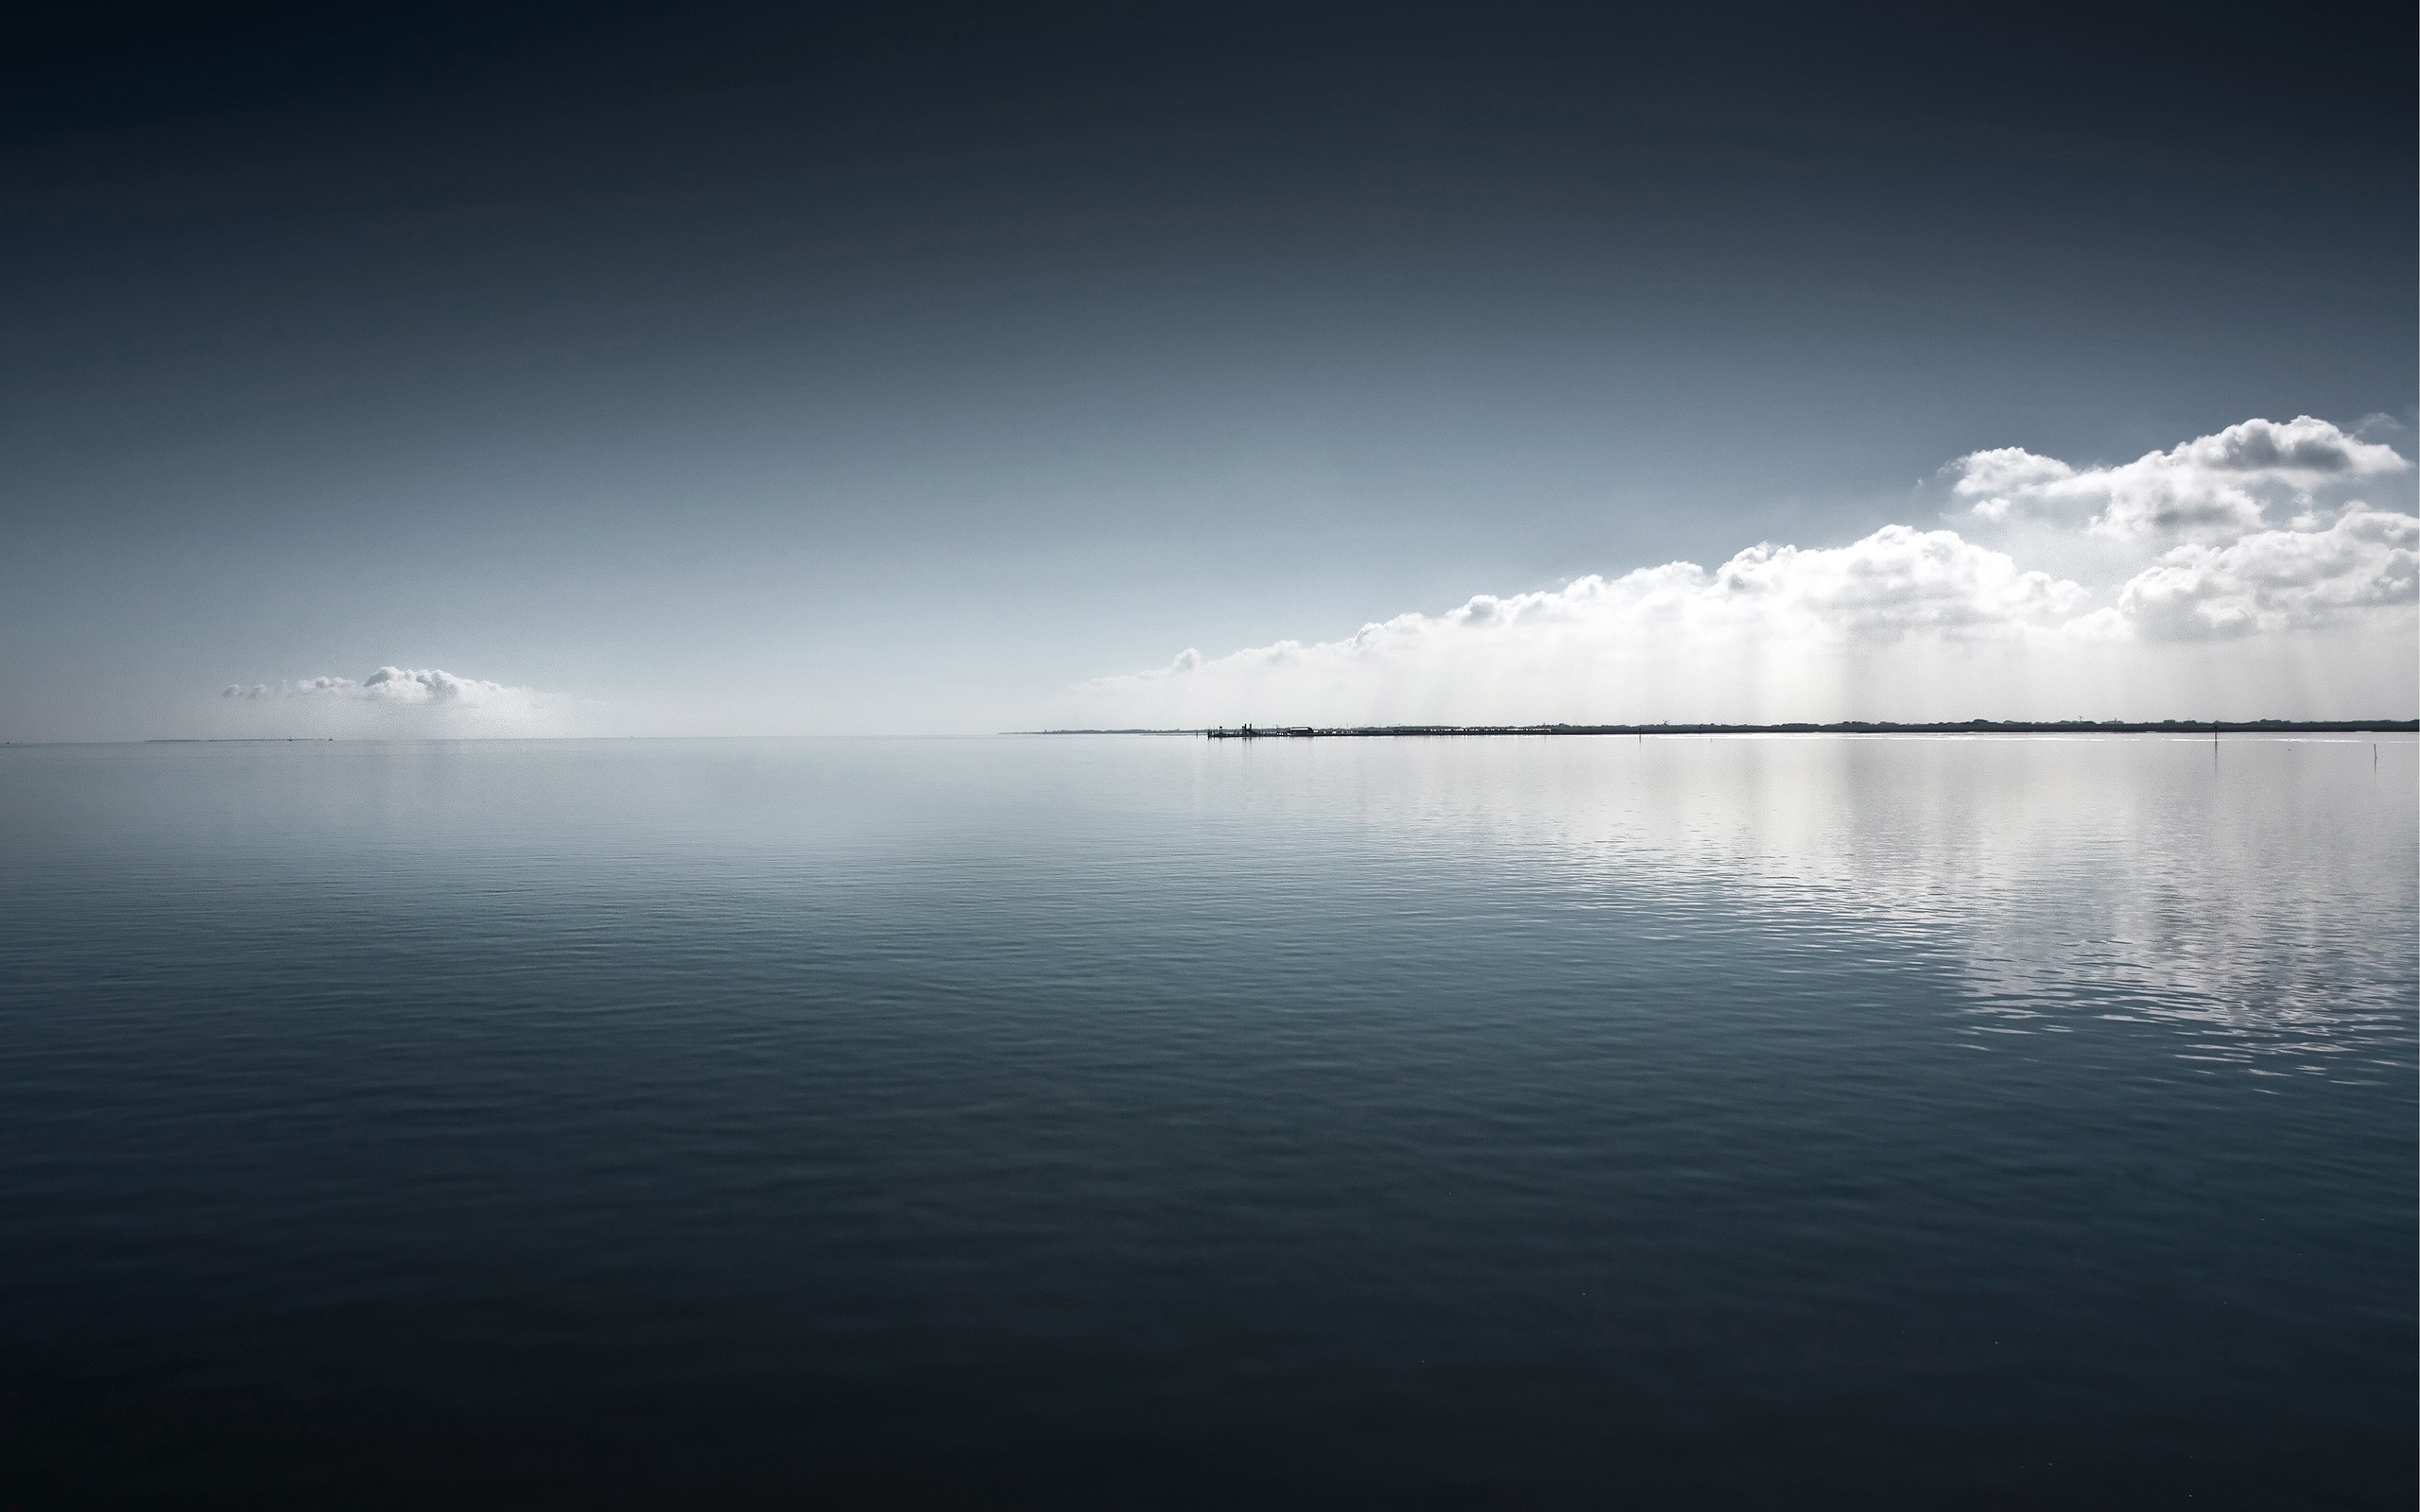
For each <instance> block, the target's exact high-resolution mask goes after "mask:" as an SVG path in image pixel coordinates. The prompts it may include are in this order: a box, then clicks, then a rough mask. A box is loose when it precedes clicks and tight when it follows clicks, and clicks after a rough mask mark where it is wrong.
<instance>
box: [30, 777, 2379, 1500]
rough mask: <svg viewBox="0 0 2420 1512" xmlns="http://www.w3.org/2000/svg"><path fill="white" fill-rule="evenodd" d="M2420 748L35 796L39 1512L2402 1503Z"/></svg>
mask: <svg viewBox="0 0 2420 1512" xmlns="http://www.w3.org/2000/svg"><path fill="white" fill-rule="evenodd" d="M2414 791H2415V769H2414V746H2413V743H2412V742H2411V739H2410V737H2385V738H2382V739H2380V740H2377V741H2376V742H2373V741H2372V740H2370V739H2368V738H2366V737H2364V738H2353V737H2342V738H2323V739H2294V740H2286V739H2272V738H2260V737H2241V738H2238V737H2229V738H2228V739H2227V740H2225V741H2224V742H2222V743H2221V744H2219V745H2218V746H2216V747H2213V745H2212V744H2211V743H2210V742H2209V741H2207V740H2206V739H2204V740H2200V741H2195V740H2191V739H2185V740H2177V739H2169V738H2164V737H2158V736H2131V737H2081V738H2072V739H2069V738H2057V737H2044V736H2031V737H2015V738H1997V739H1995V738H1974V737H1952V738H1920V737H1919V738H1838V737H1814V738H1758V739H1746V738H1728V739H1713V740H1706V739H1691V738H1677V737H1676V738H1663V739H1653V740H1643V741H1640V740H1629V739H1621V738H1581V737H1573V738H1562V739H1536V738H1532V739H1489V740H1477V739H1474V740H1427V741H1419V740H1404V741H1379V740H1371V741H1336V742H1275V741H1271V742H1253V743H1245V742H1219V743H1211V742H1201V741H1189V740H1178V739H1150V738H1126V739H1119V738H1059V737H1054V738H1049V739H1038V738H1028V739H1002V740H989V741H930V742H839V741H834V742H769V741H735V742H643V743H614V742H577V743H570V742H567V743H528V744H517V743H463V744H428V745H371V744H337V745H293V746H286V745H273V746H260V745H223V746H150V747H12V748H8V749H0V920H5V924H4V925H0V1012H5V1025H6V1032H5V1039H0V1110H4V1111H0V1129H5V1132H6V1136H7V1137H6V1140H5V1142H0V1393H5V1396H4V1397H0V1400H5V1401H6V1403H7V1411H6V1414H5V1418H4V1419H0V1421H5V1427H0V1435H5V1437H0V1464H5V1465H7V1466H8V1467H9V1469H7V1470H6V1471H5V1472H0V1473H5V1474H7V1475H8V1476H9V1477H10V1478H11V1482H12V1487H11V1488H12V1489H13V1490H14V1492H15V1495H16V1497H17V1499H18V1500H21V1501H32V1502H48V1503H60V1504H74V1503H129V1502H138V1503H139V1502H143V1501H147V1500H148V1501H156V1502H160V1503H174V1504H178V1505H205V1504H221V1505H230V1506H234V1505H246V1506H252V1505H262V1504H271V1503H281V1502H283V1503H314V1504H348V1505H398V1506H405V1505H409V1506H434V1505H462V1504H499V1505H538V1504H560V1505H566V1506H571V1505H578V1506H593V1505H609V1504H668V1503H696V1504H769V1505H770V1504H779V1505H799V1504H807V1503H817V1502H821V1503H832V1504H851V1505H866V1504H898V1505H913V1504H925V1505H929V1504H965V1505H1065V1504H1070V1503H1101V1504H1119V1505H1195V1504H1198V1505H1219V1506H1224V1505H1236V1504H1263V1505H1266V1504H1290V1505H1304V1506H1311V1505H1321V1506H1326V1505H1334V1504H1337V1503H1339V1502H1340V1501H1341V1502H1344V1503H1348V1504H1351V1503H1361V1504H1423V1505H1428V1504H1435V1505H1518V1506H1550V1505H1573V1506H1579V1505H1587V1506H1604V1505H1625V1506H1697V1505H1715V1504H1765V1505H1774V1506H1781V1505H1803V1504H1809V1503H1813V1504H1836V1505H1851V1504H1855V1505H1869V1506H1873V1505H1886V1506H1887V1505H1905V1506H1948V1505H1962V1506H1988V1505H2009V1506H2019V1505H2025V1506H2032V1505H2061V1506H2112V1507H2116V1506H2126V1507H2136V1506H2167V1505H2177V1506H2188V1505H2189V1506H2195V1507H2207V1506H2243V1507H2263V1508H2273V1507H2287V1506H2342V1507H2373V1506H2375V1507H2396V1508H2402V1507H2408V1506H2410V1505H2411V1503H2412V1500H2413V1496H2414V1491H2415V1486H2414V1476H2413V1462H2414V1451H2415V1435H2414V1429H2413V1422H2414V1414H2415V1408H2420V1400H2415V1390H2414V1384H2413V1381H2414V1364H2415V1362H2414V1349H2413V1329H2414V1316H2413V1296H2414V1289H2415V1280H2420V1275H2416V1274H2415V1258H2414V1251H2415V1240H2414V1222H2415V1203H2414V1187H2415V1177H2420V1172H2416V1171H2415V1159H2414V1138H2413V1127H2414V1111H2415V1104H2414V1056H2413V1049H2414V1045H2413V1041H2414V1032H2413V1030H2414V1022H2413V1008H2414V1000H2415V993H2420V944H2416V943H2415V929H2414V907H2415V889H2420V867H2415V857H2416V856H2420V833H2415V832H2416V829H2420V826H2415V817H2414V815H2415V809H2414Z"/></svg>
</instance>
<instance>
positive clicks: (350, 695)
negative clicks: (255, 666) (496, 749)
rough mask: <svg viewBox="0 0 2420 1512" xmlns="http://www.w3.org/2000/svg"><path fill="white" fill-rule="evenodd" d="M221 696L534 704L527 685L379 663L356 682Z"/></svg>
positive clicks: (266, 685) (282, 685)
mask: <svg viewBox="0 0 2420 1512" xmlns="http://www.w3.org/2000/svg"><path fill="white" fill-rule="evenodd" d="M219 696H220V697H222V698H242V699H247V700H251V701H259V700H263V699H285V698H293V699H307V700H314V701H319V702H325V703H364V704H378V705H387V706H390V707H398V708H415V707H417V708H441V709H475V708H497V707H506V706H512V707H517V706H523V705H527V704H531V703H534V702H536V701H537V700H538V698H539V694H538V692H537V691H536V690H535V689H532V688H511V687H507V686H505V685H504V684H503V683H501V682H488V681H484V680H482V679H478V678H463V677H457V676H456V675H455V674H453V673H451V672H445V671H441V670H440V669H438V668H435V667H424V668H408V667H380V668H379V669H378V670H377V671H375V672H372V674H370V676H368V677H366V678H363V679H360V680H359V681H355V680H354V679H351V678H303V679H299V680H296V681H292V682H274V683H271V682H255V683H251V684H250V685H249V686H247V685H245V684H242V683H237V684H235V685H233V686H231V687H230V688H228V689H227V691H226V692H225V693H222V694H220V695H219Z"/></svg>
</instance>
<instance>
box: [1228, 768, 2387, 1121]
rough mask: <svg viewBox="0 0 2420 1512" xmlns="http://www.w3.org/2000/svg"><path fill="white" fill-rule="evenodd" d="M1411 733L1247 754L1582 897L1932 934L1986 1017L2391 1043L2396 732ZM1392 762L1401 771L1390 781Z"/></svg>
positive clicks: (2325, 1051)
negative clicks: (1703, 904) (2135, 1019)
mask: <svg viewBox="0 0 2420 1512" xmlns="http://www.w3.org/2000/svg"><path fill="white" fill-rule="evenodd" d="M1404 744H1405V745H1409V746H1411V747H1412V748H1409V749H1404V748H1389V749H1382V750H1372V751H1353V750H1337V751H1328V752H1322V756H1326V757H1328V758H1330V766H1329V768H1328V769H1320V768H1319V767H1318V766H1317V765H1315V762H1314V760H1313V759H1311V758H1308V757H1306V756H1305V754H1304V753H1303V752H1301V751H1300V750H1299V749H1298V748H1296V747H1287V746H1278V747H1273V748H1268V749H1265V750H1259V751H1254V752H1253V753H1252V754H1253V758H1254V759H1256V760H1258V761H1259V762H1260V764H1261V765H1260V769H1259V770H1258V771H1257V772H1256V773H1255V776H1256V777H1259V778H1264V779H1265V778H1267V777H1269V776H1270V775H1271V774H1270V771H1269V768H1270V767H1272V766H1277V765H1279V764H1280V763H1290V764H1291V765H1292V766H1293V767H1294V768H1296V769H1293V770H1285V771H1283V773H1282V779H1281V780H1283V781H1287V782H1297V783H1300V784H1301V786H1300V789H1299V793H1298V795H1297V796H1298V797H1299V799H1300V800H1301V801H1302V802H1303V803H1304V805H1305V809H1304V812H1302V813H1299V814H1296V815H1294V816H1292V817H1293V819H1294V821H1295V822H1298V823H1306V824H1307V823H1313V822H1317V820H1318V819H1319V818H1320V817H1321V816H1325V815H1328V814H1331V813H1333V812H1334V810H1335V808H1336V806H1337V798H1338V795H1337V790H1338V789H1340V788H1343V789H1350V790H1352V791H1353V792H1354V793H1355V798H1354V799H1352V800H1351V806H1355V807H1358V808H1359V812H1361V813H1362V814H1363V816H1365V818H1366V819H1367V821H1368V822H1369V823H1370V824H1371V825H1372V826H1373V827H1374V828H1375V829H1377V830H1379V831H1382V832H1383V831H1385V830H1387V829H1389V828H1390V827H1392V826H1400V829H1399V831H1398V833H1399V835H1400V838H1401V841H1402V843H1405V844H1408V845H1410V846H1412V847H1414V848H1416V849H1427V850H1431V851H1434V852H1435V853H1437V854H1438V856H1439V857H1440V859H1441V860H1443V861H1446V862H1447V864H1458V865H1467V864H1468V860H1467V858H1468V857H1480V858H1484V864H1485V865H1486V866H1487V867H1488V868H1489V869H1490V870H1491V872H1492V873H1494V874H1495V875H1496V876H1497V877H1499V878H1500V879H1503V880H1505V881H1507V882H1510V883H1513V884H1515V885H1535V886H1551V887H1553V888H1555V889H1557V890H1559V891H1560V892H1562V893H1563V894H1564V895H1565V896H1566V898H1567V901H1568V902H1571V903H1573V904H1574V905H1578V906H1585V905H1586V904H1587V902H1588V901H1589V900H1590V899H1591V898H1592V897H1594V896H1597V895H1599V894H1634V893H1636V892H1639V891H1642V890H1644V891H1649V892H1653V891H1657V890H1670V889H1712V890H1714V891H1716V892H1719V893H1720V896H1721V897H1722V898H1723V899H1724V900H1725V901H1726V902H1728V903H1729V904H1731V905H1732V906H1736V907H1739V908H1744V909H1748V910H1751V911H1753V912H1755V913H1756V914H1758V915H1761V916H1764V917H1767V918H1770V919H1773V920H1775V921H1776V922H1782V921H1787V920H1792V919H1797V920H1805V921H1828V922H1829V923H1831V924H1833V925H1835V926H1843V925H1853V926H1854V927H1855V928H1857V929H1858V930H1859V931H1862V932H1864V933H1866V934H1867V935H1868V936H1869V937H1870V938H1871V939H1872V940H1873V941H1874V942H1875V943H1876V945H1877V946H1880V945H1883V944H1885V943H1886V942H1887V943H1889V944H1891V945H1892V946H1893V948H1897V949H1903V950H1908V951H1922V952H1930V953H1946V954H1950V955H1952V956H1953V957H1954V958H1956V959H1957V960H1958V961H1959V963H1960V964H1961V966H1962V970H1963V978H1962V980H1963V985H1964V987H1965V988H1966V990H1967V992H1968V993H1969V994H1970V995H1971V996H1972V998H1973V999H1974V1004H1975V1011H1976V1013H1977V1014H1978V1015H1979V1016H1980V1017H1981V1018H1983V1019H1984V1020H1986V1021H1987V1022H1982V1023H1979V1024H1978V1025H1977V1028H1978V1030H1979V1031H1989V1032H1998V1033H2009V1032H2017V1033H2023V1032H2066V1031H2072V1030H2074V1029H2075V1028H2077V1027H2078V1026H2079V1023H2078V1020H2079V1019H2081V1018H2091V1017H2103V1018H2112V1017H2117V1018H2122V1017H2130V1016H2139V1017H2142V1018H2146V1019H2153V1020H2164V1021H2169V1022H2173V1023H2175V1024H2176V1025H2177V1027H2178V1029H2179V1034H2180V1038H2179V1041H2178V1053H2179V1054H2180V1055H2186V1056H2191V1057H2212V1058H2216V1059H2221V1060H2228V1061H2237V1062H2240V1063H2243V1064H2244V1065H2246V1066H2248V1067H2251V1068H2254V1069H2257V1070H2262V1071H2275V1070H2277V1069H2279V1068H2280V1067H2281V1066H2283V1065H2286V1064H2288V1063H2290V1065H2291V1067H2292V1069H2293V1070H2295V1071H2298V1072H2301V1073H2305V1074H2323V1075H2331V1076H2357V1077H2360V1078H2363V1079H2375V1078H2376V1077H2377V1076H2379V1075H2381V1074H2390V1073H2391V1072H2392V1071H2393V1070H2394V1068H2398V1067H2407V1066H2409V1064H2410V1056H2409V1046H2410V1045H2411V1011H2410V1009H2411V998H2412V993H2413V990H2414V986H2415V980H2414V973H2413V960H2414V951H2413V943H2412V930H2411V907H2412V903H2413V900H2414V893H2415V885H2420V879H2416V878H2415V874H2414V857H2415V844H2414V817H2413V787H2414V781H2413V767H2414V763H2413V754H2414V749H2415V747H2414V745H2413V743H2412V741H2411V738H2410V737H2409V736H2394V735H2389V736H2383V737H2379V738H2377V739H2376V740H2373V739H2371V738H2367V737H2362V738H2354V737H2348V736H2319V737H2309V736H2296V737H2283V736H2228V737H2226V738H2224V739H2223V740H2222V741H2219V742H2213V741H2211V740H2210V739H2208V738H2207V737H2203V738H2200V739H2195V738H2191V737H2189V736H2188V737H2165V736H2078V737H2066V736H2038V735H2037V736H2022V737H2015V736H2011V737H1968V736H1931V737H1927V736H1888V737H1849V738H1841V737H1823V736H1813V737H1802V736H1773V737H1657V738H1651V739H1637V740H1633V739H1628V738H1621V737H1607V738H1604V739H1555V740H1530V741H1503V742H1467V741H1465V742H1456V741H1427V742H1419V743H1404ZM1219 754H1221V755H1224V754H1225V752H1224V751H1221V752H1220V753H1219ZM1212 759H1213V760H1215V759H1216V758H1212ZM1407 768H1408V769H1409V771H1410V772H1411V773H1412V774H1413V777H1412V784H1411V796H1409V798H1408V799H1403V798H1398V797H1397V796H1396V795H1394V794H1392V793H1390V792H1386V791H1385V790H1386V789H1387V788H1388V786H1389V784H1391V783H1392V782H1395V781H1398V780H1400V777H1401V774H1402V773H1403V772H1404V771H1405V769H1407ZM1197 780H1203V781H1209V782H1217V781H1219V774H1216V773H1205V774H1201V777H1199V778H1198V779H1197ZM1373 790H1375V791H1373ZM1381 795H1383V796H1381ZM1390 800H1392V801H1397V802H1401V803H1402V804H1403V808H1402V810H1401V811H1400V812H1392V813H1391V812H1388V810H1387V808H1386V805H1387V804H1388V803H1389V802H1390ZM1373 804H1374V805H1375V806H1369V805H1373Z"/></svg>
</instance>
